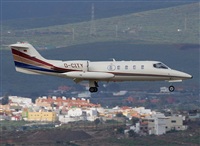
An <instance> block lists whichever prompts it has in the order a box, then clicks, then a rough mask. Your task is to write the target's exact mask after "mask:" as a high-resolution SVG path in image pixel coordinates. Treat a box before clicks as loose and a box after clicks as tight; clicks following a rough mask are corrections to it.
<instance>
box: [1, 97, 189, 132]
mask: <svg viewBox="0 0 200 146" xmlns="http://www.w3.org/2000/svg"><path fill="white" fill-rule="evenodd" d="M119 114H120V115H121V116H122V117H124V120H125V121H126V120H127V119H129V120H128V121H129V122H128V123H131V122H130V121H131V120H133V119H134V118H135V119H137V122H132V123H131V124H127V130H125V133H126V132H128V131H130V130H133V131H134V132H135V133H138V134H140V135H146V134H149V135H151V134H154V135H162V134H165V133H166V132H168V131H171V130H186V129H187V126H186V125H184V120H185V116H182V115H170V116H165V115H164V114H163V113H159V112H155V111H152V110H151V109H145V108H144V107H135V108H132V107H114V108H110V109H109V108H103V107H101V105H99V104H93V103H91V102H90V100H89V99H84V98H81V99H80V98H66V97H64V96H63V97H56V96H52V97H47V96H43V97H38V98H37V99H36V101H35V103H33V102H32V99H30V98H24V97H18V96H9V97H8V104H4V105H0V120H26V121H34V122H36V121H38V122H55V121H59V122H60V123H69V122H75V121H80V120H83V121H84V120H85V121H95V120H96V119H102V120H103V121H106V120H113V119H117V117H118V115H119Z"/></svg>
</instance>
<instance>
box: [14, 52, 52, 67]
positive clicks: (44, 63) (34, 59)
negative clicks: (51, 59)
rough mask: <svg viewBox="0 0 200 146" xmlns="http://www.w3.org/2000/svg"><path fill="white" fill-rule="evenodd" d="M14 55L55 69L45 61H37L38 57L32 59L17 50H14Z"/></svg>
mask: <svg viewBox="0 0 200 146" xmlns="http://www.w3.org/2000/svg"><path fill="white" fill-rule="evenodd" d="M12 53H13V54H15V55H18V56H20V57H24V58H26V59H30V60H32V61H36V62H38V63H41V64H43V65H47V66H51V67H53V65H52V64H50V63H47V62H44V61H42V60H39V59H37V58H36V57H31V56H29V55H27V54H24V53H22V52H20V51H17V50H15V49H12Z"/></svg>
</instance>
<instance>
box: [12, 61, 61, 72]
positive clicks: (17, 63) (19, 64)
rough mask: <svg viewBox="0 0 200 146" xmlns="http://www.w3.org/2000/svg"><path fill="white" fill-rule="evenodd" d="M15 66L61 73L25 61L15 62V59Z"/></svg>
mask: <svg viewBox="0 0 200 146" xmlns="http://www.w3.org/2000/svg"><path fill="white" fill-rule="evenodd" d="M15 66H16V67H21V68H25V69H31V70H38V71H44V72H53V73H61V72H60V71H56V70H50V69H45V68H42V67H38V66H33V65H29V64H25V63H21V62H17V61H15Z"/></svg>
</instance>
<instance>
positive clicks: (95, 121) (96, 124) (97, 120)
mask: <svg viewBox="0 0 200 146" xmlns="http://www.w3.org/2000/svg"><path fill="white" fill-rule="evenodd" d="M100 122H101V121H100V119H96V120H94V124H95V126H96V128H97V126H98V125H99V123H100Z"/></svg>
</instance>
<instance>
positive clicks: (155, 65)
mask: <svg viewBox="0 0 200 146" xmlns="http://www.w3.org/2000/svg"><path fill="white" fill-rule="evenodd" d="M153 67H155V68H161V69H168V67H167V66H166V65H164V64H163V63H155V64H153Z"/></svg>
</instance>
